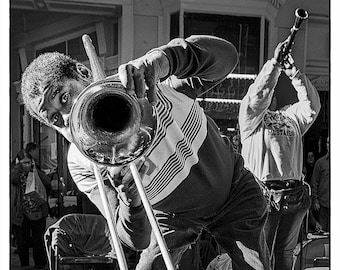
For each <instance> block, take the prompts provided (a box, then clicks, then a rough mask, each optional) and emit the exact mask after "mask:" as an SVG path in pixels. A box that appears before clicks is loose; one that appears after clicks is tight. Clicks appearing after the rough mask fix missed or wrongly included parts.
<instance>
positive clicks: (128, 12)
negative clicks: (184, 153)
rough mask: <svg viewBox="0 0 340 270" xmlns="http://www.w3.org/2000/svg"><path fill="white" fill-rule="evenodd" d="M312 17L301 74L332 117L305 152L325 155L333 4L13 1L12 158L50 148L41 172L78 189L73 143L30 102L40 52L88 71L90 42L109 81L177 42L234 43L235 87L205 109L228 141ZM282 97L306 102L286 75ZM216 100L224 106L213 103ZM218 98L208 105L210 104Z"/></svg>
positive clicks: (296, 51)
mask: <svg viewBox="0 0 340 270" xmlns="http://www.w3.org/2000/svg"><path fill="white" fill-rule="evenodd" d="M296 8H303V9H306V10H307V11H308V13H309V18H308V20H306V21H304V22H303V23H302V25H301V27H300V30H299V32H298V34H297V37H296V39H295V44H294V47H293V55H294V58H295V61H296V63H297V66H298V67H299V68H300V70H301V71H302V72H304V73H305V74H307V76H308V77H309V78H310V79H311V81H312V82H313V83H314V85H315V86H316V88H317V89H318V91H319V93H320V97H321V104H322V109H321V112H320V114H319V117H318V118H317V120H316V123H315V124H314V125H313V126H312V128H311V129H310V130H309V132H308V133H307V134H306V136H305V138H304V140H305V151H306V152H307V151H309V150H313V151H314V152H315V153H316V154H318V155H322V154H323V153H324V151H325V150H326V147H325V142H326V137H327V135H328V132H329V111H330V110H329V103H330V102H329V53H330V50H329V40H330V31H329V12H330V3H329V0H294V1H292V0H209V1H205V0H93V1H91V0H11V2H10V83H11V84H10V158H11V159H12V158H13V157H14V156H15V155H16V153H17V152H18V151H19V150H20V149H21V148H23V147H24V146H25V145H26V143H28V142H30V141H34V142H37V143H38V144H40V146H41V147H40V148H41V149H40V159H41V166H42V168H43V169H45V170H46V171H48V172H53V171H55V172H56V173H57V175H58V177H63V178H64V179H65V183H66V187H67V189H68V190H70V189H72V188H74V187H73V184H72V181H71V179H70V177H69V175H68V170H67V166H66V160H65V159H66V153H67V151H66V149H67V147H68V145H67V142H66V141H65V140H64V139H63V137H62V136H60V135H59V134H57V133H56V132H55V131H53V130H52V129H50V128H48V127H46V126H44V125H42V124H40V123H39V122H38V121H36V120H34V119H32V118H31V117H30V116H29V115H28V113H27V112H26V110H25V109H24V106H23V105H22V101H21V97H20V77H21V74H22V72H23V70H24V69H25V68H26V66H27V65H28V64H29V63H30V62H31V61H32V60H33V59H34V58H35V57H36V56H37V55H39V54H40V53H43V52H46V51H59V52H63V53H66V54H69V55H71V56H72V57H74V58H76V59H78V60H80V61H82V62H84V63H85V64H86V65H88V59H87V56H86V53H85V51H84V48H83V45H82V42H81V36H82V35H83V34H85V33H87V34H89V35H90V36H91V39H92V41H93V43H94V45H95V48H96V49H97V54H98V55H99V56H100V58H101V60H102V65H103V67H104V68H105V71H106V73H107V74H108V75H109V74H113V73H115V72H116V70H117V68H118V66H119V64H121V63H124V62H127V61H129V60H131V59H133V58H136V57H139V56H141V55H143V54H144V53H145V52H147V51H148V50H149V49H151V48H153V47H156V46H159V45H163V44H164V43H167V42H168V41H169V40H170V39H171V38H174V37H188V36H190V35H192V34H210V35H215V36H219V37H222V38H225V39H227V40H229V41H231V42H232V43H233V44H234V45H235V46H236V48H237V49H238V52H239V57H240V62H239V64H238V66H237V67H236V69H235V71H234V73H235V74H237V75H235V74H234V75H231V76H230V78H229V79H227V80H226V81H225V82H223V83H222V84H221V85H219V86H218V87H216V88H215V89H213V90H212V91H211V92H209V93H206V94H205V95H203V96H202V97H201V98H202V101H201V105H202V107H203V108H204V109H205V110H206V112H207V113H208V114H210V115H211V116H212V117H213V118H214V119H215V120H216V122H217V123H218V124H219V126H220V128H221V131H222V132H223V133H225V134H226V135H230V136H232V135H235V134H236V133H237V115H238V104H239V103H238V100H240V99H241V98H242V97H243V96H244V94H245V93H246V91H247V89H248V87H249V85H250V83H251V82H252V81H253V79H254V77H255V76H256V74H257V73H258V72H259V70H260V69H261V67H262V65H263V64H264V63H265V61H266V60H267V59H268V58H271V57H272V55H273V50H274V48H275V46H276V45H277V43H278V42H279V41H283V40H284V39H286V38H287V37H288V35H289V33H290V28H291V26H292V25H293V23H294V20H295V14H294V12H295V9H296ZM278 88H279V90H278V96H279V99H281V98H282V100H283V102H281V103H282V104H278V105H279V106H280V105H284V104H285V103H289V102H292V101H294V100H297V98H296V95H295V91H294V89H293V88H292V87H291V85H290V83H289V81H287V79H286V78H285V77H284V76H281V77H280V80H279V84H278ZM208 98H218V99H223V101H222V102H221V101H218V100H215V101H210V100H209V99H208ZM207 100H208V101H207Z"/></svg>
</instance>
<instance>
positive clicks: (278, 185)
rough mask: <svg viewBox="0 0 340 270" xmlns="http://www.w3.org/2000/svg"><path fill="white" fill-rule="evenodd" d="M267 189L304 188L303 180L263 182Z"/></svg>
mask: <svg viewBox="0 0 340 270" xmlns="http://www.w3.org/2000/svg"><path fill="white" fill-rule="evenodd" d="M263 183H264V184H265V185H266V187H267V188H269V189H274V190H281V189H288V188H295V187H298V186H302V184H303V183H302V181H301V180H296V179H287V180H268V181H264V182H263Z"/></svg>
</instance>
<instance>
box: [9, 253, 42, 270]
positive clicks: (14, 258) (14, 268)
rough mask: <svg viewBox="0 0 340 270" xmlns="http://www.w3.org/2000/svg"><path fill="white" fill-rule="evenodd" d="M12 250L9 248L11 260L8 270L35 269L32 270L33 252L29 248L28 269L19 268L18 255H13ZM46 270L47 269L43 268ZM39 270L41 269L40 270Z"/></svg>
mask: <svg viewBox="0 0 340 270" xmlns="http://www.w3.org/2000/svg"><path fill="white" fill-rule="evenodd" d="M14 250H15V249H14V248H11V254H10V257H11V260H10V267H9V269H10V270H22V269H25V270H26V269H30V270H35V269H36V268H34V266H33V264H34V262H33V255H32V253H33V250H32V248H30V267H29V268H27V267H26V268H22V267H21V266H20V260H19V255H18V254H15V253H14ZM45 269H46V270H47V269H48V267H46V268H45ZM40 270H41V269H40Z"/></svg>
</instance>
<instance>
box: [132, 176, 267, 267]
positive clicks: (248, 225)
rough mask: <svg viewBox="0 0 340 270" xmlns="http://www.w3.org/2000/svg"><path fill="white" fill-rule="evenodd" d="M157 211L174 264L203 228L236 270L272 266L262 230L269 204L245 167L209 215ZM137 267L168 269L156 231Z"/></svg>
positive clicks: (176, 263) (177, 262)
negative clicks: (186, 214)
mask: <svg viewBox="0 0 340 270" xmlns="http://www.w3.org/2000/svg"><path fill="white" fill-rule="evenodd" d="M212 198H213V194H212ZM155 213H156V218H157V220H158V222H159V225H160V227H161V230H162V232H163V235H164V238H165V241H166V243H167V246H168V248H169V250H170V255H171V257H172V260H173V263H174V265H178V264H179V262H180V260H181V256H182V254H183V253H184V252H185V251H186V249H187V248H188V247H189V246H190V244H191V243H194V242H196V241H197V239H198V238H199V236H200V234H201V233H202V230H203V229H204V230H205V231H207V232H208V233H210V234H211V235H212V236H213V237H214V238H215V240H216V242H217V243H218V244H219V245H220V246H221V247H222V249H223V250H225V251H226V252H227V253H228V254H229V256H230V257H231V259H232V267H233V269H234V270H248V269H256V270H261V269H270V268H269V252H268V248H267V245H266V242H265V235H264V230H263V229H264V224H265V221H266V218H267V203H266V200H265V198H264V196H263V193H262V190H261V189H260V186H259V185H258V183H257V182H256V181H255V179H254V177H253V176H252V174H250V173H249V172H248V171H246V170H243V172H242V173H241V174H240V175H239V176H238V177H237V179H235V180H234V182H233V183H232V187H231V190H230V194H229V197H228V200H227V201H226V203H225V204H224V205H223V207H222V208H221V209H220V210H219V211H218V212H217V213H215V214H214V215H213V216H211V217H209V218H201V219H190V218H186V217H185V216H181V215H176V214H173V213H164V212H160V211H155ZM136 269H138V270H141V269H143V270H149V269H157V270H161V269H166V267H165V264H164V261H163V259H162V256H161V253H160V249H159V246H158V244H157V242H156V239H155V236H154V234H152V235H151V242H150V245H149V247H148V248H147V249H145V250H143V252H142V254H141V258H140V261H139V263H138V265H137V268H136Z"/></svg>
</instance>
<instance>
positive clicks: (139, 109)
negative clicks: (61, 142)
mask: <svg viewBox="0 0 340 270" xmlns="http://www.w3.org/2000/svg"><path fill="white" fill-rule="evenodd" d="M69 121H70V122H69V124H70V129H71V135H72V139H73V142H74V143H75V144H76V146H77V148H78V149H79V151H80V152H81V153H82V154H83V155H85V156H86V157H87V158H89V159H90V160H92V161H94V162H95V163H97V164H100V165H105V166H122V165H127V164H129V163H131V162H133V161H135V160H136V159H137V158H139V157H141V156H142V155H145V154H146V153H147V151H148V149H149V148H150V146H151V144H152V141H153V139H154V137H155V133H156V128H157V117H156V110H155V109H154V108H153V107H152V106H151V105H150V104H149V103H148V101H147V99H145V98H136V97H135V96H131V95H129V94H127V93H126V92H125V90H124V88H123V86H122V84H121V83H120V81H119V80H118V79H105V80H100V81H97V82H95V83H92V84H91V85H89V86H88V87H86V88H85V89H84V90H83V91H82V92H81V93H80V95H79V96H78V98H77V100H76V102H75V103H74V104H73V106H72V108H71V112H70V120H69Z"/></svg>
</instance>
